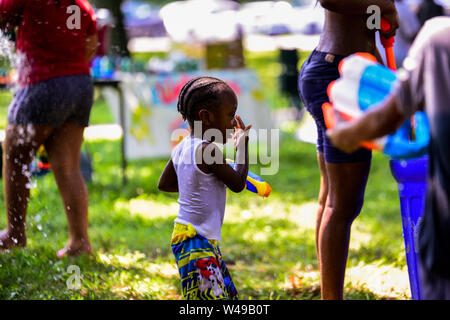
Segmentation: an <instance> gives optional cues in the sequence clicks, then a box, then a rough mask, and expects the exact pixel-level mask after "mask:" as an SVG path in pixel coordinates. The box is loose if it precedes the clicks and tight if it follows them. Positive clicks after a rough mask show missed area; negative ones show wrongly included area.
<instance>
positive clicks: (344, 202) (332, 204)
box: [318, 162, 370, 300]
mask: <svg viewBox="0 0 450 320" xmlns="http://www.w3.org/2000/svg"><path fill="white" fill-rule="evenodd" d="M326 169H327V174H328V197H327V202H326V207H325V210H324V211H323V214H322V220H321V223H320V229H319V237H318V243H319V256H320V259H319V261H320V274H321V292H322V299H326V300H328V299H343V290H344V277H345V268H346V263H347V256H348V248H349V240H350V229H351V225H352V222H353V220H354V219H355V218H356V217H357V216H358V214H359V212H360V211H361V208H362V205H363V201H364V191H365V187H366V183H367V178H368V175H369V171H370V162H362V163H361V162H360V163H340V164H334V163H326Z"/></svg>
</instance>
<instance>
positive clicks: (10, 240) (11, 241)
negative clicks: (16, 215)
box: [0, 230, 27, 250]
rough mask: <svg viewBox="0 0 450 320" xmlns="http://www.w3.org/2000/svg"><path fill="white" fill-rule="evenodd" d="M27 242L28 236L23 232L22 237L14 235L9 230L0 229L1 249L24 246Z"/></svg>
mask: <svg viewBox="0 0 450 320" xmlns="http://www.w3.org/2000/svg"><path fill="white" fill-rule="evenodd" d="M26 244H27V237H26V236H25V234H23V235H22V236H20V237H17V238H16V237H13V236H11V235H10V234H9V233H8V230H3V231H0V250H6V249H12V248H14V247H18V248H23V247H25V246H26Z"/></svg>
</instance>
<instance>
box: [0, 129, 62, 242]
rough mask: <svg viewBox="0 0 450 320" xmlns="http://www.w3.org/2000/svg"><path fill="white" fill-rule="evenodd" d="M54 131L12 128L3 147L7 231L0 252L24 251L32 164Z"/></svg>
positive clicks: (3, 233) (1, 238)
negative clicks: (9, 250) (18, 248)
mask: <svg viewBox="0 0 450 320" xmlns="http://www.w3.org/2000/svg"><path fill="white" fill-rule="evenodd" d="M53 130H54V129H53V128H52V127H47V126H34V125H13V124H8V126H7V128H6V136H5V141H4V144H3V150H4V154H3V163H4V167H3V169H4V172H3V183H4V188H5V202H6V216H7V221H8V226H7V229H6V230H4V231H2V232H0V249H7V248H11V247H24V246H25V245H26V242H27V239H26V235H25V218H26V214H27V207H28V201H29V196H30V187H29V183H30V178H31V172H30V164H31V161H32V160H33V157H34V155H35V153H36V150H37V149H38V148H39V146H40V145H42V144H43V143H44V141H45V140H46V139H47V137H48V136H49V135H50V134H51V133H52V131H53Z"/></svg>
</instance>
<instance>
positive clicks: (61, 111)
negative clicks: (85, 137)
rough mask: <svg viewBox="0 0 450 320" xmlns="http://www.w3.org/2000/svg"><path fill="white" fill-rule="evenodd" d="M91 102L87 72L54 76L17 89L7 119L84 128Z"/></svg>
mask: <svg viewBox="0 0 450 320" xmlns="http://www.w3.org/2000/svg"><path fill="white" fill-rule="evenodd" d="M93 101H94V86H93V83H92V78H91V77H90V76H89V75H87V74H82V75H74V76H62V77H56V78H52V79H49V80H45V81H41V82H38V83H35V84H32V85H29V86H26V87H23V88H20V89H19V90H18V91H17V92H16V93H15V95H14V98H13V100H12V102H11V105H10V106H9V111H8V122H9V123H11V124H16V125H27V124H33V125H45V126H51V127H56V128H59V127H61V126H62V125H63V124H64V123H66V122H73V123H76V124H78V125H80V126H82V127H87V126H88V125H89V116H90V112H91V108H92V104H93Z"/></svg>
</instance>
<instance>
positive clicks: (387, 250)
mask: <svg viewBox="0 0 450 320" xmlns="http://www.w3.org/2000/svg"><path fill="white" fill-rule="evenodd" d="M252 58H254V59H253V60H251V61H250V62H249V65H252V64H253V65H255V66H258V65H260V64H266V68H267V69H270V66H268V65H270V64H275V60H276V54H274V53H268V54H263V53H261V54H255V56H254V57H252ZM258 72H261V74H263V76H261V77H262V82H263V84H264V86H265V87H267V86H269V88H270V85H271V83H270V81H271V80H270V79H273V77H272V75H267V74H266V75H265V76H264V73H268V71H267V70H262V69H259V70H258ZM271 77H272V78H271ZM272 85H273V80H272ZM272 88H273V86H272ZM267 94H268V95H269V96H272V97H276V96H277V93H276V92H268V93H267ZM8 99H10V97H8V96H7V94H5V93H3V94H1V95H0V106H2V109H0V110H1V111H0V115H1V117H0V121H1V123H0V127H2V126H4V123H5V121H4V118H5V117H6V108H5V106H6V105H7V101H8ZM274 99H275V98H274ZM91 120H92V123H105V122H111V121H112V117H111V115H110V113H109V112H108V107H107V105H106V104H105V103H104V101H103V100H102V99H98V100H97V103H96V105H95V107H94V109H93V113H92V118H91ZM290 128H291V129H289V127H286V129H285V130H283V131H282V137H281V147H280V170H279V172H278V173H277V174H276V175H273V176H267V177H265V179H266V181H268V182H269V183H270V185H271V186H272V189H273V191H272V194H271V195H270V197H269V198H267V199H262V198H260V197H257V196H255V195H254V194H252V193H250V192H247V191H244V192H242V193H241V194H233V193H232V192H230V191H227V192H228V194H227V207H226V213H225V222H224V227H223V230H222V237H223V241H222V244H221V249H222V253H223V255H224V258H225V261H226V262H227V264H228V266H229V268H230V271H231V274H232V277H233V279H234V282H235V284H236V286H237V289H238V291H239V293H240V296H241V298H243V299H319V298H320V287H319V275H318V266H317V260H316V249H315V244H314V224H315V211H316V203H315V201H316V198H317V192H318V187H319V175H318V169H317V164H316V154H315V146H313V145H311V144H306V143H303V142H299V141H297V140H295V138H294V137H293V129H294V128H295V126H294V125H291V126H290ZM85 144H86V145H85V148H86V150H88V151H89V152H90V155H91V156H92V159H93V167H94V176H93V181H92V182H91V183H90V184H89V185H88V189H89V215H90V219H89V222H90V223H89V225H90V237H91V241H92V244H93V246H94V249H95V254H94V255H93V256H91V257H81V258H63V259H58V258H57V257H56V252H57V250H58V249H60V248H62V247H63V246H64V245H65V244H66V241H67V237H68V231H67V222H66V218H65V214H64V210H63V205H62V203H61V199H60V197H59V194H58V191H57V187H56V184H55V182H54V180H53V177H52V175H51V174H48V175H46V176H44V177H42V178H39V179H35V180H34V181H35V187H34V188H33V189H32V190H31V200H30V205H29V209H28V217H27V236H28V245H27V247H26V248H25V249H22V250H13V251H12V252H8V253H3V254H0V299H180V292H179V275H178V271H177V269H176V266H175V261H174V258H173V256H172V252H171V249H170V244H169V242H170V237H171V233H172V226H173V219H174V218H175V216H176V213H177V210H178V204H177V202H176V199H177V196H176V195H171V194H164V193H161V192H159V191H158V190H157V187H156V185H157V181H158V178H159V176H160V174H161V172H162V169H163V167H164V165H165V163H166V161H167V159H165V158H164V159H146V160H139V161H131V162H130V164H129V167H128V177H129V182H128V184H127V185H126V186H122V185H121V179H120V152H119V150H120V144H119V141H117V140H116V141H109V140H108V141H107V140H97V141H86V142H85ZM257 168H258V166H256V165H254V166H251V168H250V169H251V170H254V171H255V172H258V171H257ZM365 200H366V201H365V205H364V208H363V210H362V213H361V215H360V217H358V219H357V220H356V222H355V223H354V225H353V228H352V238H351V248H350V253H349V259H348V264H347V277H346V284H345V297H346V298H347V299H408V298H409V294H410V293H409V284H408V278H407V269H406V261H405V253H404V246H403V237H402V229H401V218H400V209H399V201H398V193H397V184H396V182H395V181H394V179H393V178H392V175H391V174H390V171H389V162H388V159H387V158H386V157H384V156H382V155H380V154H374V159H373V166H372V170H371V175H370V178H369V182H368V187H367V191H366V195H365ZM4 207H5V204H4V199H3V188H0V211H1V214H0V228H1V229H3V228H4V227H5V225H6V217H5V215H4V213H3V212H4ZM71 265H75V266H78V267H79V270H80V274H81V275H82V281H81V288H80V289H79V290H74V289H72V290H70V289H68V287H67V284H66V282H67V281H68V280H70V276H71V275H72V274H71V273H70V272H68V268H69V266H71Z"/></svg>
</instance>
